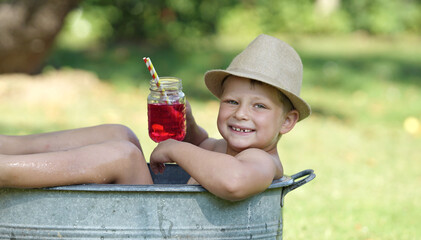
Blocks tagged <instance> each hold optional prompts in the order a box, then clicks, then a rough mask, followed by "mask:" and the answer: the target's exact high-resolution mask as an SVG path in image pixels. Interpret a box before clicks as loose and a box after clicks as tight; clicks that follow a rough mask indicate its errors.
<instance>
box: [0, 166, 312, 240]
mask: <svg viewBox="0 0 421 240" xmlns="http://www.w3.org/2000/svg"><path fill="white" fill-rule="evenodd" d="M314 177H315V174H314V172H313V170H304V171H302V172H299V173H297V174H295V175H292V176H290V177H289V176H285V177H283V178H281V179H280V180H276V181H274V182H273V183H272V184H271V185H270V187H269V188H268V189H267V190H266V191H264V192H262V193H260V194H258V195H256V196H253V197H251V198H248V199H246V200H243V201H239V202H231V201H226V200H223V199H220V198H218V197H216V196H214V195H213V194H211V193H209V192H208V191H207V190H206V189H204V188H203V187H201V186H198V185H185V184H182V183H185V182H186V181H187V179H188V178H189V175H188V174H187V173H186V172H185V171H184V170H183V169H181V168H180V167H178V166H177V165H167V169H166V171H165V173H164V174H161V175H153V178H154V182H155V183H157V184H154V185H99V184H89V185H73V186H64V187H54V188H44V189H14V188H3V189H0V239H130V238H131V239H282V207H283V200H284V197H285V195H286V194H287V193H288V192H290V191H292V190H293V189H295V188H297V187H299V186H301V185H303V184H305V183H307V182H309V181H311V180H312V179H313V178H314Z"/></svg>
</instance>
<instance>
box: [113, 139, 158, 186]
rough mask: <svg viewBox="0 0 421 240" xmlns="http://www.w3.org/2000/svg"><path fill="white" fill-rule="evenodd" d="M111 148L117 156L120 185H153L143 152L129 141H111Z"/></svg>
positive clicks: (117, 179)
mask: <svg viewBox="0 0 421 240" xmlns="http://www.w3.org/2000/svg"><path fill="white" fill-rule="evenodd" d="M105 144H109V145H110V146H109V147H110V148H111V147H112V148H113V150H114V154H117V156H116V158H115V160H116V161H117V163H118V164H117V168H118V170H117V171H116V173H117V175H116V182H115V183H120V184H151V183H152V182H151V181H152V180H151V179H150V175H149V169H148V167H147V163H146V160H145V158H144V156H143V153H142V152H141V150H140V149H139V148H138V147H137V146H136V145H134V144H133V143H132V142H129V141H110V142H107V143H105Z"/></svg>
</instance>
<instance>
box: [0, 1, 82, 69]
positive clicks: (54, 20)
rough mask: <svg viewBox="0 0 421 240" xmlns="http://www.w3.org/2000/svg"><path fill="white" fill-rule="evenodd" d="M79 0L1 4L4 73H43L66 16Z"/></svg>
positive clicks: (1, 64)
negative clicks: (42, 67) (46, 60)
mask: <svg viewBox="0 0 421 240" xmlns="http://www.w3.org/2000/svg"><path fill="white" fill-rule="evenodd" d="M78 2H79V0H60V1H57V0H36V1H33V0H12V1H2V2H1V3H0V74H1V73H13V72H20V73H28V74H35V73H38V72H39V71H40V68H41V66H42V63H43V62H44V60H45V58H46V57H47V54H48V52H49V49H50V48H51V47H52V45H53V43H54V39H55V37H56V36H57V34H58V33H59V31H60V29H61V28H62V25H63V21H64V18H65V17H66V15H67V14H68V13H69V12H70V11H71V10H72V9H73V8H75V7H76V6H77V4H78Z"/></svg>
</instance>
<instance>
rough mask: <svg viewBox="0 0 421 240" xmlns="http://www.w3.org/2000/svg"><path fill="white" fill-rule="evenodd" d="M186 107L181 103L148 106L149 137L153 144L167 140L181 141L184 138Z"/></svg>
mask: <svg viewBox="0 0 421 240" xmlns="http://www.w3.org/2000/svg"><path fill="white" fill-rule="evenodd" d="M185 116H186V107H185V105H184V104H182V103H174V104H171V105H168V104H166V103H154V104H148V125H149V126H148V128H149V137H150V138H151V139H152V140H153V141H155V142H162V141H164V140H167V139H169V138H172V139H175V140H178V141H181V140H183V139H184V137H185V136H186V117H185Z"/></svg>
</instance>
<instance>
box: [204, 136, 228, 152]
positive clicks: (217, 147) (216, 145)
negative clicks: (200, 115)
mask: <svg viewBox="0 0 421 240" xmlns="http://www.w3.org/2000/svg"><path fill="white" fill-rule="evenodd" d="M199 147H201V148H203V149H206V150H209V151H213V152H220V153H225V152H226V150H227V143H226V141H225V140H224V139H215V138H208V139H206V140H205V141H203V142H202V143H201V144H200V145H199Z"/></svg>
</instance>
